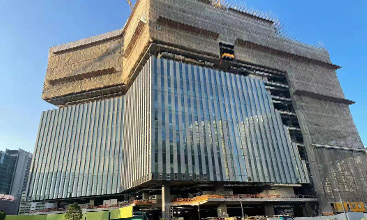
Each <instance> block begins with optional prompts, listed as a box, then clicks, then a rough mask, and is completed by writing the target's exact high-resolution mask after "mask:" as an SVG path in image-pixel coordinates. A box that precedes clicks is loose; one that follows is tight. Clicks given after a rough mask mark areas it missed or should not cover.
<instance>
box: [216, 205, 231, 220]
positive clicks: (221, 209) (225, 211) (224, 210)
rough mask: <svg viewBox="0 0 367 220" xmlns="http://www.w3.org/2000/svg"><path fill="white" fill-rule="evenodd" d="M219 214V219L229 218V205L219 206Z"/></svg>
mask: <svg viewBox="0 0 367 220" xmlns="http://www.w3.org/2000/svg"><path fill="white" fill-rule="evenodd" d="M217 213H218V217H219V218H222V217H228V209H227V205H226V204H221V205H218V207H217Z"/></svg>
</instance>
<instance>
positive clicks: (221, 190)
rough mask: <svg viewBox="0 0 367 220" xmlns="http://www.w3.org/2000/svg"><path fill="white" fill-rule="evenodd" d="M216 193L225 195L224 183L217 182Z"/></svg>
mask: <svg viewBox="0 0 367 220" xmlns="http://www.w3.org/2000/svg"><path fill="white" fill-rule="evenodd" d="M214 187H215V193H214V194H216V195H225V194H226V191H225V188H224V184H223V183H215V186H214Z"/></svg>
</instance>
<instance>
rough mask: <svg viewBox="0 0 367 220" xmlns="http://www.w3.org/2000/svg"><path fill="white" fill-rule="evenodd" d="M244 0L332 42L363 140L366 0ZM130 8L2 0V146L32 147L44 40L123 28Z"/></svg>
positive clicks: (308, 39) (298, 31)
mask: <svg viewBox="0 0 367 220" xmlns="http://www.w3.org/2000/svg"><path fill="white" fill-rule="evenodd" d="M232 2H237V3H239V2H242V4H244V3H243V1H240V0H237V1H236V0H232ZM244 2H245V4H246V6H247V8H250V9H256V10H259V11H263V12H269V13H270V12H271V14H273V15H275V16H276V17H277V18H278V19H279V20H281V21H282V23H283V25H284V26H285V29H286V32H287V33H288V35H290V36H292V37H294V38H296V39H298V40H300V41H302V42H305V43H308V44H313V45H317V44H319V42H322V44H323V45H324V46H325V47H326V48H327V49H328V50H329V53H330V56H331V60H332V62H333V63H335V64H338V65H340V66H342V67H343V68H342V69H340V70H338V71H337V73H338V77H339V80H340V81H341V85H342V88H343V91H344V93H345V96H346V97H347V98H348V99H352V100H354V101H356V104H354V105H352V106H351V111H352V114H353V117H354V121H355V123H356V125H357V128H358V130H359V132H360V135H361V137H362V140H363V142H364V144H365V145H367V120H365V115H366V113H367V89H366V83H367V74H366V73H367V40H366V39H367V4H366V2H365V0H353V1H349V2H348V1H341V0H323V1H320V0H309V1H294V0H279V1H274V0H248V1H244ZM350 2H353V3H350ZM129 13H130V8H129V6H128V4H127V3H126V1H125V0H106V1H101V0H99V1H97V0H63V1H55V0H54V1H51V0H33V1H24V0H2V1H0V82H1V84H0V150H4V149H5V148H11V149H15V148H23V149H26V150H28V151H31V152H33V149H34V144H35V140H36V136H37V129H38V125H39V119H40V115H41V112H42V111H44V110H48V109H51V108H54V106H52V105H50V104H47V103H46V102H44V101H43V100H42V99H41V93H42V86H43V80H44V76H45V73H46V68H47V57H48V49H49V47H51V46H55V45H58V44H63V43H67V42H69V41H74V40H78V39H81V38H85V37H89V36H93V35H97V34H101V33H104V32H107V31H112V30H115V29H118V28H121V27H122V26H123V25H124V24H125V21H126V19H127V17H128V15H129Z"/></svg>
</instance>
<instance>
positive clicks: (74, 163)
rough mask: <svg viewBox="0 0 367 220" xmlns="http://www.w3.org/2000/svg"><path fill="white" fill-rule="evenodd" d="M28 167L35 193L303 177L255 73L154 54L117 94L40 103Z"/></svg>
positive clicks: (49, 195) (38, 196)
mask: <svg viewBox="0 0 367 220" xmlns="http://www.w3.org/2000/svg"><path fill="white" fill-rule="evenodd" d="M31 172H32V174H31V182H30V186H29V190H28V196H29V197H30V198H31V199H32V200H45V199H57V198H69V197H80V196H93V195H105V194H114V193H120V192H122V191H124V190H127V189H130V188H132V187H135V186H138V185H141V184H142V183H144V182H147V181H149V180H152V179H155V180H194V181H231V182H257V183H279V184H298V183H308V182H309V180H308V174H307V171H306V169H305V166H304V164H303V163H302V161H301V159H300V155H299V152H298V148H297V147H296V146H295V145H292V143H291V141H290V137H289V134H288V132H287V130H286V128H285V127H284V126H283V124H282V121H281V118H280V115H279V113H278V112H277V111H276V110H275V109H274V106H273V103H272V100H271V96H270V94H269V93H268V92H267V90H266V88H265V86H264V83H263V82H262V81H261V80H259V79H254V78H250V77H244V76H240V75H235V74H231V73H226V72H222V71H217V70H213V69H209V68H203V67H199V66H194V65H190V64H184V63H181V62H176V61H169V60H165V59H159V58H155V57H151V58H150V60H149V61H148V62H147V63H146V65H145V66H144V67H143V69H142V70H141V72H140V73H139V75H138V76H137V78H136V79H135V81H134V83H133V84H132V85H131V87H130V88H129V90H128V92H127V93H126V95H125V96H124V97H118V98H112V99H105V100H101V101H97V102H92V103H86V104H81V105H74V106H70V107H64V108H60V109H57V110H51V111H47V112H44V113H43V114H42V118H41V123H40V128H39V135H38V139H37V143H36V150H35V157H34V159H33V163H32V171H31Z"/></svg>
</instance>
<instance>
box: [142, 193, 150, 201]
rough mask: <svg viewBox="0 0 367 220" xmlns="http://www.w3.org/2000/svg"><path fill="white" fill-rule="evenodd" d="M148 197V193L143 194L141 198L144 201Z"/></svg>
mask: <svg viewBox="0 0 367 220" xmlns="http://www.w3.org/2000/svg"><path fill="white" fill-rule="evenodd" d="M149 196H150V195H149V193H147V192H143V195H142V197H143V199H144V200H148V199H149Z"/></svg>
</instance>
